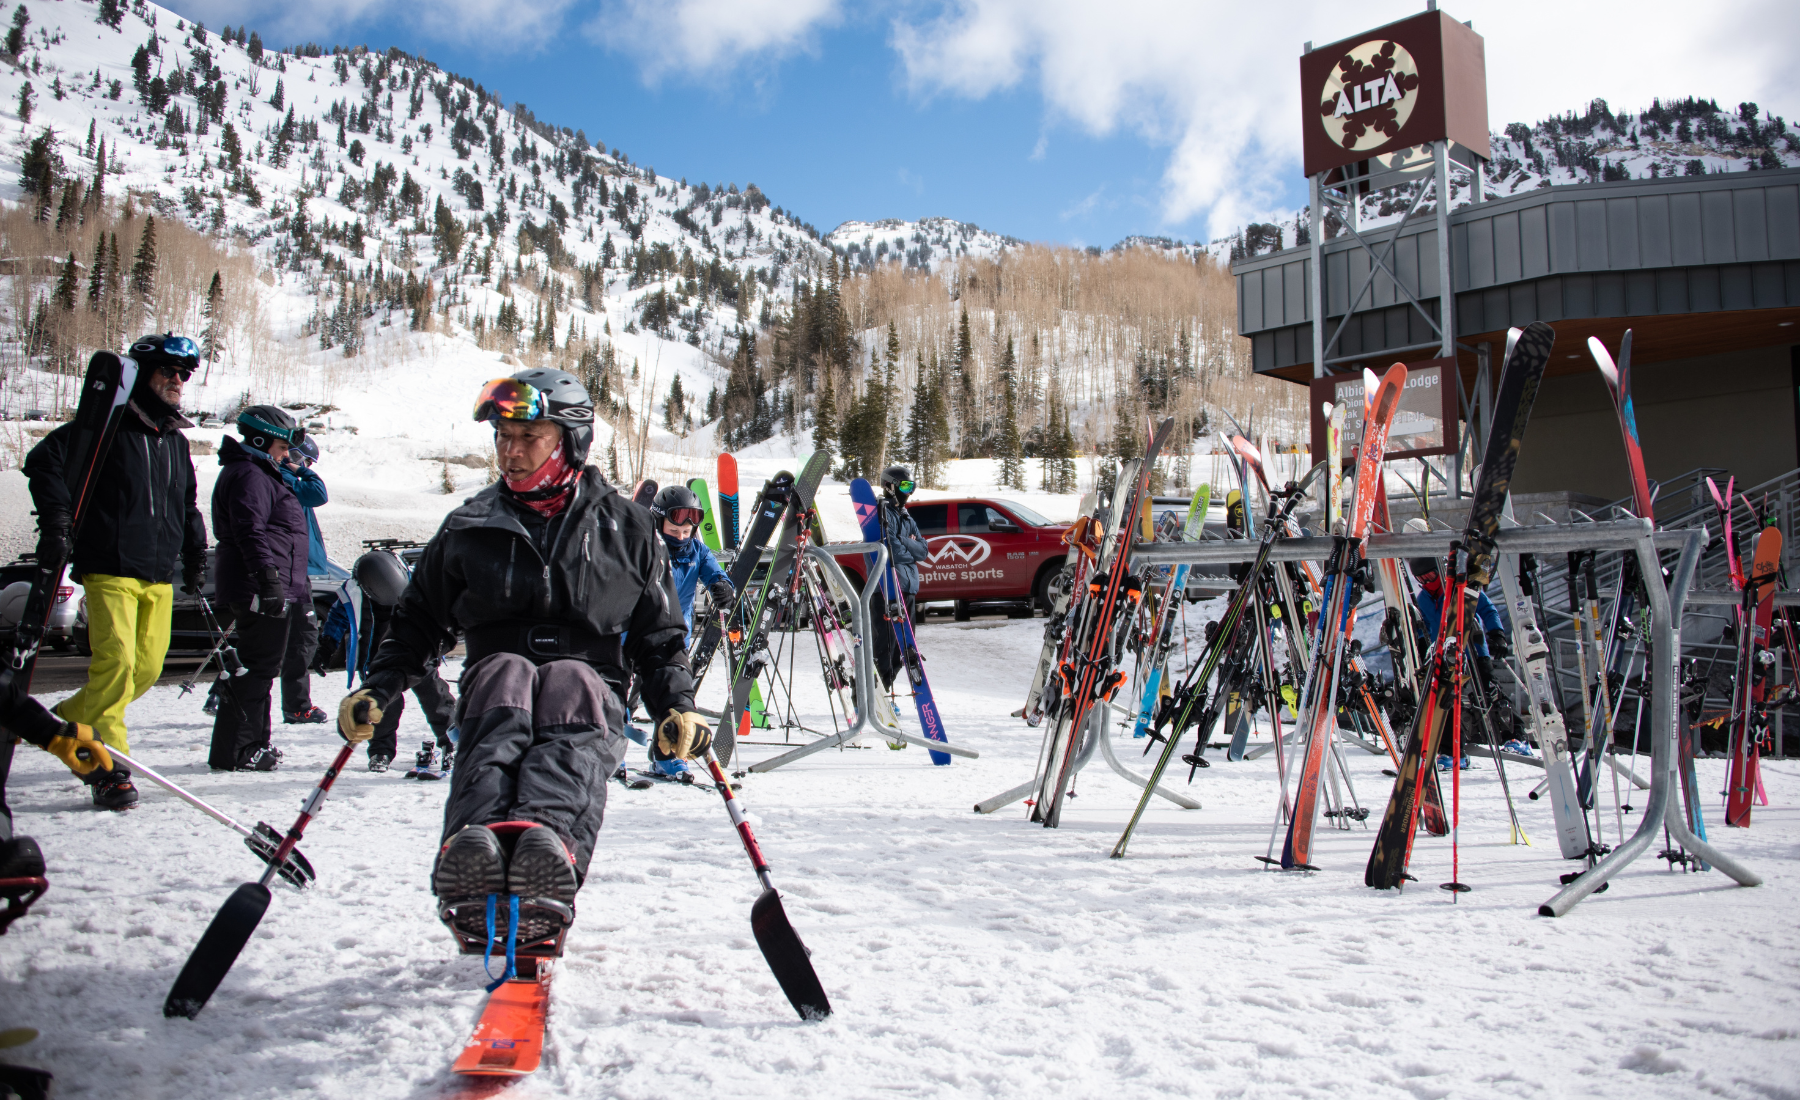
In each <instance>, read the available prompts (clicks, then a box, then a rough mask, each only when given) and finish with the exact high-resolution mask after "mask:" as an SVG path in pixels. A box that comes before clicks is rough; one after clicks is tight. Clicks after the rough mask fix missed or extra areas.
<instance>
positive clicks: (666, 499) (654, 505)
mask: <svg viewBox="0 0 1800 1100" xmlns="http://www.w3.org/2000/svg"><path fill="white" fill-rule="evenodd" d="M683 509H691V510H693V511H694V512H697V513H700V512H704V511H705V509H703V508H701V507H700V498H699V497H697V496H695V495H694V491H693V490H692V489H690V488H688V487H687V486H686V485H665V486H663V487H662V488H661V489H660V490H658V491H657V494H656V499H655V500H653V501H651V502H650V514H651V515H653V516H655V517H656V518H657V519H668V518H669V517H670V516H672V515H676V514H677V513H679V512H681V511H682V510H683ZM677 522H679V521H677ZM695 522H696V523H698V522H699V521H698V520H696V521H695Z"/></svg>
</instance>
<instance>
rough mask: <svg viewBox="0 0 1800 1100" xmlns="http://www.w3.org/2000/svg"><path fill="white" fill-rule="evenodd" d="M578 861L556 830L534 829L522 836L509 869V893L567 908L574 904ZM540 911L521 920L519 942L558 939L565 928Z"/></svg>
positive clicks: (507, 879) (540, 827) (544, 827)
mask: <svg viewBox="0 0 1800 1100" xmlns="http://www.w3.org/2000/svg"><path fill="white" fill-rule="evenodd" d="M576 886H577V884H576V882H575V857H573V856H571V855H570V854H569V849H568V848H567V847H565V846H564V845H563V842H562V839H561V838H560V837H558V836H557V835H556V830H554V829H552V828H550V827H549V826H548V825H533V826H532V827H531V828H529V829H526V830H525V831H524V832H522V833H520V834H519V839H518V840H517V841H516V842H515V843H514V844H513V854H512V860H511V862H510V863H509V864H508V865H507V872H506V889H507V892H508V893H511V894H517V895H518V896H519V897H520V898H548V899H550V900H551V901H560V902H562V903H563V904H565V905H568V904H570V903H572V902H574V900H575V890H576ZM563 923H564V922H563V921H560V920H558V919H556V918H554V917H552V916H551V915H549V914H548V913H545V912H543V911H541V910H534V911H533V912H532V914H531V915H530V916H525V917H522V918H520V920H519V942H520V943H535V942H536V941H538V940H541V939H544V938H546V937H548V936H552V935H555V934H556V933H557V932H558V931H559V930H560V929H561V928H562V926H563Z"/></svg>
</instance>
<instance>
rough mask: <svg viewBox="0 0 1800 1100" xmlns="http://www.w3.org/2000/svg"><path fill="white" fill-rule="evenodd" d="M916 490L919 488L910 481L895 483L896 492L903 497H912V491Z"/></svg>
mask: <svg viewBox="0 0 1800 1100" xmlns="http://www.w3.org/2000/svg"><path fill="white" fill-rule="evenodd" d="M916 488H918V486H916V485H914V484H913V483H912V482H910V481H898V482H895V483H894V492H896V493H899V494H900V495H901V496H911V495H912V491H913V490H914V489H916Z"/></svg>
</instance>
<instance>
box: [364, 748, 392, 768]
mask: <svg viewBox="0 0 1800 1100" xmlns="http://www.w3.org/2000/svg"><path fill="white" fill-rule="evenodd" d="M393 762H394V758H393V757H391V756H388V755H387V754H385V753H379V752H372V753H370V754H369V770H370V771H372V772H385V771H387V770H388V765H389V764H392V763H393Z"/></svg>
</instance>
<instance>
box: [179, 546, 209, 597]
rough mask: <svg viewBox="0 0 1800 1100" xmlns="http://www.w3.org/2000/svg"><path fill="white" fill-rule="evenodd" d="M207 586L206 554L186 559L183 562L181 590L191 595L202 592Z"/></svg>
mask: <svg viewBox="0 0 1800 1100" xmlns="http://www.w3.org/2000/svg"><path fill="white" fill-rule="evenodd" d="M205 586H206V555H205V554H199V555H196V556H195V557H191V558H187V559H184V560H183V561H182V563H181V590H182V591H183V592H186V593H187V594H188V595H190V596H197V595H199V594H200V589H202V588H204V587H205Z"/></svg>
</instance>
